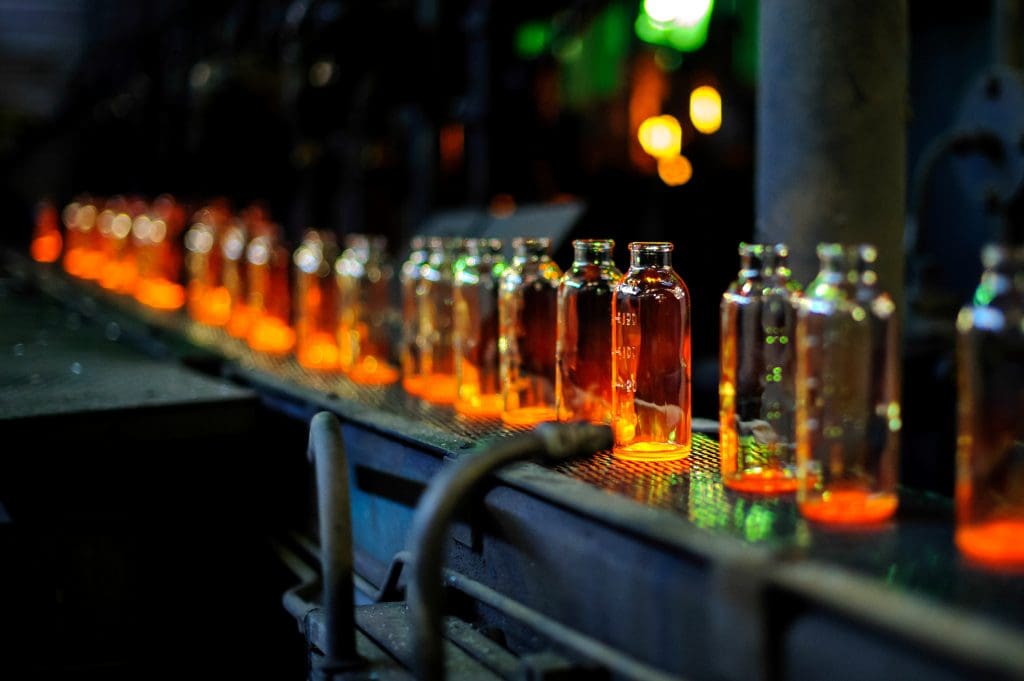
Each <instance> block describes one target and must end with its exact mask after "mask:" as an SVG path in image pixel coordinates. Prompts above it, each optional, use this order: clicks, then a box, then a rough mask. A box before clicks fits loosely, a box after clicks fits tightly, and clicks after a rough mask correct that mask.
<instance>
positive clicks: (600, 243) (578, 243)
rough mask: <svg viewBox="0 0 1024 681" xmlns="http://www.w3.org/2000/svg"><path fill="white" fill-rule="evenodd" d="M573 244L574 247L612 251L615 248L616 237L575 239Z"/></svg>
mask: <svg viewBox="0 0 1024 681" xmlns="http://www.w3.org/2000/svg"><path fill="white" fill-rule="evenodd" d="M572 246H573V248H586V249H591V250H607V251H610V250H612V249H613V248H615V239H574V240H573V242H572Z"/></svg>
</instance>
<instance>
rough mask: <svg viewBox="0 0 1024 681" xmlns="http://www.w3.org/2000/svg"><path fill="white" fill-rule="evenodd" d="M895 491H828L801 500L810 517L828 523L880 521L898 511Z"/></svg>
mask: <svg viewBox="0 0 1024 681" xmlns="http://www.w3.org/2000/svg"><path fill="white" fill-rule="evenodd" d="M898 503H899V502H898V500H897V498H896V495H895V494H872V493H870V492H865V491H862V490H839V491H834V492H826V493H825V495H824V496H823V497H822V498H820V499H814V500H813V501H804V502H801V503H800V513H801V514H803V516H804V517H805V518H807V519H808V520H813V521H814V522H818V523H825V524H829V525H860V524H866V523H878V522H881V521H883V520H886V519H887V518H889V517H890V516H891V515H892V514H893V513H895V512H896V506H897V504H898Z"/></svg>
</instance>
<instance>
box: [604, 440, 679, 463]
mask: <svg viewBox="0 0 1024 681" xmlns="http://www.w3.org/2000/svg"><path fill="white" fill-rule="evenodd" d="M612 455H613V456H615V457H616V458H618V459H625V460H626V461H678V460H679V459H685V458H686V457H688V456H689V455H690V445H688V444H686V445H680V444H674V443H672V442H634V443H633V444H628V445H616V446H615V448H614V449H613V450H612Z"/></svg>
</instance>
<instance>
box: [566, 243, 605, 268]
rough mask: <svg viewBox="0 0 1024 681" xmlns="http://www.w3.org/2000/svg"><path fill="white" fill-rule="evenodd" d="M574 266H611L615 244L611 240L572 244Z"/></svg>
mask: <svg viewBox="0 0 1024 681" xmlns="http://www.w3.org/2000/svg"><path fill="white" fill-rule="evenodd" d="M572 247H573V257H572V261H573V264H574V265H611V264H613V263H614V261H613V260H612V249H613V248H614V247H615V242H614V241H611V240H600V241H598V240H577V241H574V242H572Z"/></svg>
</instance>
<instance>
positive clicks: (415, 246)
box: [398, 236, 428, 395]
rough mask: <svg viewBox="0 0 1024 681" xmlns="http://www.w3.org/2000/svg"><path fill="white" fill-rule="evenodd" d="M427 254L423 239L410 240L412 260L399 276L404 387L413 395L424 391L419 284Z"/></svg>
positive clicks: (410, 259) (400, 354)
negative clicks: (419, 340)
mask: <svg viewBox="0 0 1024 681" xmlns="http://www.w3.org/2000/svg"><path fill="white" fill-rule="evenodd" d="M427 254H428V253H427V240H426V239H425V238H424V237H422V236H414V237H413V238H412V239H411V240H410V241H409V259H408V260H406V261H405V263H403V264H402V269H401V271H400V272H399V275H398V278H399V280H400V282H401V285H402V338H401V348H400V349H399V356H400V358H401V363H402V387H403V388H404V389H405V391H406V392H407V393H409V394H411V395H419V394H420V393H422V392H423V383H422V378H423V371H422V369H421V367H420V348H419V345H417V344H416V337H417V335H418V330H419V319H420V317H419V301H418V299H417V298H416V287H417V286H418V285H419V281H420V270H421V269H422V268H423V265H424V264H425V263H426V262H427Z"/></svg>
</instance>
